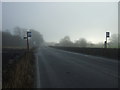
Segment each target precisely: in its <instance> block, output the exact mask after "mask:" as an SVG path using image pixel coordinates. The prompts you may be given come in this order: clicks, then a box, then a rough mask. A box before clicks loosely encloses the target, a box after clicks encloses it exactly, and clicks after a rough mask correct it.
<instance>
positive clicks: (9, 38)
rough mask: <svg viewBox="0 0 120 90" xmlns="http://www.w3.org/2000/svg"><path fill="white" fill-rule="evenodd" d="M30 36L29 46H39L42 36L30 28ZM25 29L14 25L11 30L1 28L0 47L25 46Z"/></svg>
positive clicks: (42, 41)
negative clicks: (0, 45) (0, 41)
mask: <svg viewBox="0 0 120 90" xmlns="http://www.w3.org/2000/svg"><path fill="white" fill-rule="evenodd" d="M30 31H31V33H32V37H31V38H29V44H30V47H39V46H40V45H42V43H44V39H43V36H42V35H41V34H40V33H39V32H38V31H36V30H34V29H30ZM26 32H27V29H23V28H20V27H15V28H14V29H13V30H12V31H10V30H3V31H2V32H0V33H2V47H26V40H25V39H24V36H26Z"/></svg>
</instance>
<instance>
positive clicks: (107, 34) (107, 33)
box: [105, 32, 110, 48]
mask: <svg viewBox="0 0 120 90" xmlns="http://www.w3.org/2000/svg"><path fill="white" fill-rule="evenodd" d="M108 37H110V32H106V41H105V48H107V38H108Z"/></svg>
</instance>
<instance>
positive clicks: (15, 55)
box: [2, 48, 25, 71]
mask: <svg viewBox="0 0 120 90" xmlns="http://www.w3.org/2000/svg"><path fill="white" fill-rule="evenodd" d="M24 54H25V49H11V48H3V49H2V69H3V71H4V69H6V68H8V66H10V65H11V64H14V63H15V62H17V60H19V59H20V58H21V57H22V56H23V55H24Z"/></svg>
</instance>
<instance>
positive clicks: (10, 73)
mask: <svg viewBox="0 0 120 90" xmlns="http://www.w3.org/2000/svg"><path fill="white" fill-rule="evenodd" d="M34 60H35V57H34V52H33V50H30V51H29V52H27V53H25V54H24V55H23V57H21V58H20V60H18V62H16V63H15V64H14V65H11V67H10V68H7V69H8V70H7V71H6V72H5V73H3V77H4V78H3V84H2V85H3V86H2V88H34V71H35V70H34V68H35V66H34V65H35V62H34Z"/></svg>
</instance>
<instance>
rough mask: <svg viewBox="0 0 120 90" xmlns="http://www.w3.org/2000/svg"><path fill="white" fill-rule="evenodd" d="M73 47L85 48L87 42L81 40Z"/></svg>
mask: <svg viewBox="0 0 120 90" xmlns="http://www.w3.org/2000/svg"><path fill="white" fill-rule="evenodd" d="M75 46H77V47H87V41H86V39H84V38H81V39H79V40H77V41H76V42H75Z"/></svg>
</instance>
